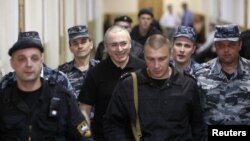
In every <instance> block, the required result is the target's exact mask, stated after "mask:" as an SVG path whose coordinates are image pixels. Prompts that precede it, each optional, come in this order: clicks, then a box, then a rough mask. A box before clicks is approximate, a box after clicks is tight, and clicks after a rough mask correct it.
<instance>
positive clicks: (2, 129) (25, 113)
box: [0, 80, 85, 141]
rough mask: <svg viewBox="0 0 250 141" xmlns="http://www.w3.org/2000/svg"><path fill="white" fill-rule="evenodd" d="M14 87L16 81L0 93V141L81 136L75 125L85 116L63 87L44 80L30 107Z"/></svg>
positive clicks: (75, 138) (74, 139) (48, 140)
mask: <svg viewBox="0 0 250 141" xmlns="http://www.w3.org/2000/svg"><path fill="white" fill-rule="evenodd" d="M17 89H18V88H17V83H16V82H15V83H13V84H11V85H9V86H8V87H6V88H5V89H4V90H3V91H1V92H0V107H1V108H0V140H1V141H28V140H32V141H67V140H71V141H79V140H81V139H82V137H81V135H80V133H79V132H78V130H77V125H80V124H81V122H83V121H84V120H85V119H84V117H83V115H82V114H81V112H80V110H79V108H78V105H77V102H76V100H75V98H74V97H73V96H72V95H70V94H69V92H68V91H67V90H66V89H64V88H63V87H60V86H59V85H57V84H55V83H54V82H53V83H52V82H51V83H49V82H48V81H46V80H43V82H42V91H41V95H40V97H39V98H38V99H37V101H36V102H35V103H34V105H33V106H32V107H28V105H27V104H26V102H25V101H24V100H23V98H22V97H20V95H19V94H18V93H17V91H18V90H17ZM52 99H54V100H52ZM52 101H53V102H52Z"/></svg>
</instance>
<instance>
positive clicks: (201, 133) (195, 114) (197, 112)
mask: <svg viewBox="0 0 250 141" xmlns="http://www.w3.org/2000/svg"><path fill="white" fill-rule="evenodd" d="M194 85H195V89H194V93H193V104H192V115H191V120H190V121H191V126H192V136H193V141H204V140H205V123H204V119H203V111H204V110H203V103H202V102H203V96H202V94H201V93H200V91H199V89H198V86H197V84H196V83H195V84H194Z"/></svg>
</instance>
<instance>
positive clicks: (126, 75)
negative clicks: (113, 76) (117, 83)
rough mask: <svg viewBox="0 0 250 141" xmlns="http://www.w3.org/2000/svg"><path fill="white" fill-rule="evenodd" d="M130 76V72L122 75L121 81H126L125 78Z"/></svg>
mask: <svg viewBox="0 0 250 141" xmlns="http://www.w3.org/2000/svg"><path fill="white" fill-rule="evenodd" d="M129 76H131V73H130V72H126V73H124V74H122V75H121V77H120V80H123V79H125V78H127V77H129Z"/></svg>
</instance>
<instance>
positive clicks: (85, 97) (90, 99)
mask: <svg viewBox="0 0 250 141" xmlns="http://www.w3.org/2000/svg"><path fill="white" fill-rule="evenodd" d="M96 93H97V84H96V81H95V78H94V75H93V71H92V70H91V69H90V70H89V71H88V73H87V76H86V79H85V82H84V83H83V85H82V87H81V90H80V94H79V96H78V101H80V102H81V103H85V104H88V105H91V106H93V105H94V104H95V100H96Z"/></svg>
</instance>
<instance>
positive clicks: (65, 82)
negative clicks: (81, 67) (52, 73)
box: [56, 71, 77, 98]
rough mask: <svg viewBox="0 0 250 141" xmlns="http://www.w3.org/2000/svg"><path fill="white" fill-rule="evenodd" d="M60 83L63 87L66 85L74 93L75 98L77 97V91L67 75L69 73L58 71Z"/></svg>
mask: <svg viewBox="0 0 250 141" xmlns="http://www.w3.org/2000/svg"><path fill="white" fill-rule="evenodd" d="M56 81H57V82H58V83H59V84H61V85H62V86H63V87H65V88H66V89H67V90H68V91H69V92H70V94H71V95H73V96H74V97H75V98H77V96H76V93H75V91H74V89H73V87H72V85H71V83H70V82H69V79H68V77H67V75H66V74H65V73H63V72H62V71H58V78H57V80H56Z"/></svg>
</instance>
